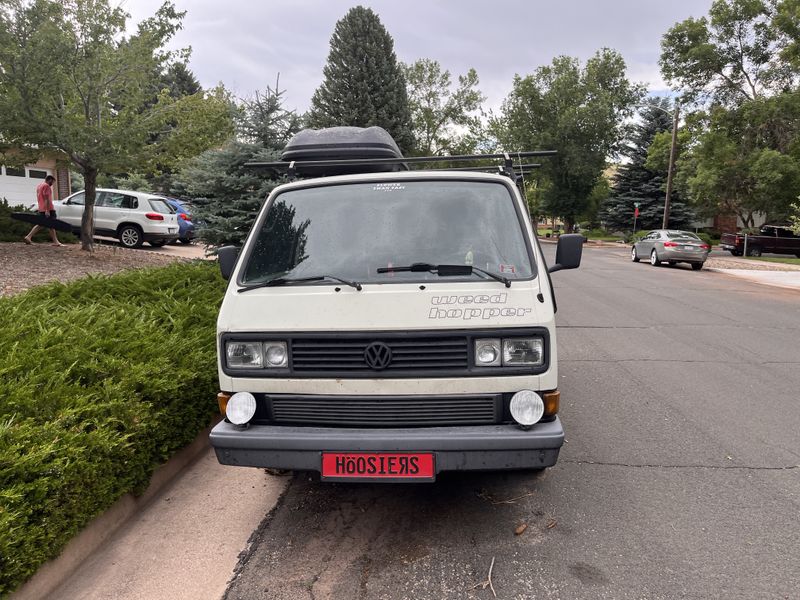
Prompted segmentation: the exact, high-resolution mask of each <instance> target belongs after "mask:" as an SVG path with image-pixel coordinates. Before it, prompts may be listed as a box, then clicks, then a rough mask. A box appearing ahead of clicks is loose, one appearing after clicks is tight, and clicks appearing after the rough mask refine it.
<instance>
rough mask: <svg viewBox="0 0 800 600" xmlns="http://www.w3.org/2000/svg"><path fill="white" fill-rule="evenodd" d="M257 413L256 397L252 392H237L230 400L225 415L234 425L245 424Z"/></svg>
mask: <svg viewBox="0 0 800 600" xmlns="http://www.w3.org/2000/svg"><path fill="white" fill-rule="evenodd" d="M254 414H256V398H255V396H253V394H251V393H250V392H236V393H235V394H234V395H233V396H231V399H230V400H228V406H226V407H225V416H226V417H227V418H228V421H230V422H231V423H233V424H234V425H245V424H246V423H249V422H250V419H252V418H253V415H254Z"/></svg>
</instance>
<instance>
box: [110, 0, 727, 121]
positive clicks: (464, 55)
mask: <svg viewBox="0 0 800 600" xmlns="http://www.w3.org/2000/svg"><path fill="white" fill-rule="evenodd" d="M174 1H175V4H176V6H177V8H178V9H179V10H185V11H187V15H186V17H185V19H184V22H183V30H182V31H181V32H180V33H179V34H178V36H177V37H176V39H175V45H176V46H178V47H182V46H191V47H192V57H191V60H190V67H191V69H192V70H193V71H194V73H195V75H196V76H197V78H198V79H199V80H200V83H201V84H202V85H203V86H205V87H211V86H214V85H216V84H217V83H219V82H222V83H224V84H225V86H226V87H227V88H228V89H230V90H232V91H233V92H234V93H235V94H236V95H237V96H248V95H250V94H252V93H253V91H255V90H256V89H264V88H265V87H266V86H267V85H269V86H271V87H274V85H275V80H276V77H277V76H278V73H280V87H281V89H285V90H286V95H285V100H286V104H285V106H286V107H287V108H294V109H297V110H299V111H301V112H302V111H305V110H306V109H307V108H308V105H309V102H310V100H311V95H312V94H313V92H314V90H315V89H316V88H317V86H318V85H319V84H320V82H321V81H322V67H323V66H324V65H325V62H326V59H327V56H328V50H329V43H330V37H331V34H332V33H333V28H334V26H335V24H336V21H338V20H339V19H340V18H341V17H342V16H344V14H345V13H346V12H347V11H348V10H349V9H350V8H351V7H353V6H356V5H358V4H361V5H362V6H369V7H371V8H372V9H373V10H374V11H375V12H376V13H377V14H378V16H379V17H380V19H381V22H382V23H383V25H384V27H386V29H387V30H388V32H389V34H390V35H391V36H392V38H393V39H394V45H395V52H396V54H397V58H398V60H401V61H403V62H409V63H410V62H413V61H415V60H416V59H419V58H430V59H434V60H437V61H439V63H440V64H441V65H442V67H443V68H445V69H448V70H449V71H450V72H451V73H452V74H453V76H454V78H455V76H456V75H458V74H463V73H465V72H466V71H467V69H469V68H470V67H474V68H475V69H476V70H477V72H478V76H479V77H480V88H481V91H483V93H484V94H485V95H486V96H488V101H487V103H486V107H487V108H495V109H496V108H497V107H499V105H500V103H501V102H502V101H503V99H504V98H505V97H506V95H507V94H508V93H509V91H510V89H511V83H512V79H513V77H514V74H515V73H518V74H520V75H526V74H529V73H532V72H533V70H534V69H535V68H536V67H538V66H540V65H543V64H547V63H549V62H550V61H551V60H552V58H553V57H555V56H558V55H561V54H567V55H571V56H577V57H579V58H580V59H581V60H586V58H588V57H590V56H591V55H592V54H594V52H595V51H597V50H598V49H599V48H602V47H609V48H614V49H616V50H618V51H619V52H621V53H622V55H623V56H624V57H625V60H626V63H627V65H628V75H629V77H630V78H631V79H632V80H634V81H639V82H643V83H646V84H647V85H648V86H649V88H650V91H651V93H654V94H656V95H663V94H666V93H668V86H667V85H666V84H665V83H664V81H663V80H662V78H661V75H660V72H659V68H658V56H659V51H660V41H661V36H662V35H663V34H664V33H665V32H666V30H667V29H668V28H669V27H671V26H672V25H673V24H675V23H677V22H678V21H682V20H683V19H686V18H688V17H690V16H693V17H701V16H703V15H705V14H706V13H707V12H708V9H709V7H710V5H711V0H548V1H543V0H527V1H525V0H521V1H517V2H514V1H510V0H486V1H483V2H478V1H477V0H459V1H456V0H447V1H445V0H438V1H437V0H425V1H420V0H394V1H392V0H365V1H362V2H357V1H343V0H318V1H313V0H174ZM120 3H121V4H122V6H123V7H124V8H125V10H126V11H127V12H129V13H130V14H131V16H132V18H133V20H134V21H135V22H138V21H140V20H141V19H143V18H145V17H147V16H150V15H152V14H153V13H154V12H155V10H156V9H157V8H158V7H159V6H160V5H161V0H124V1H122V2H120Z"/></svg>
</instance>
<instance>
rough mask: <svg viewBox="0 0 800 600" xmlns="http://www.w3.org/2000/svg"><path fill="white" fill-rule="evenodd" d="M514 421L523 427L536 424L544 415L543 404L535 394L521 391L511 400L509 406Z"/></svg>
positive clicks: (529, 391)
mask: <svg viewBox="0 0 800 600" xmlns="http://www.w3.org/2000/svg"><path fill="white" fill-rule="evenodd" d="M509 409H510V411H511V416H512V417H514V420H515V421H516V422H517V423H519V424H520V425H523V426H525V427H530V426H531V425H533V424H534V423H538V422H539V419H541V418H542V415H543V414H544V402H543V401H542V398H541V397H540V396H539V394H537V393H536V392H532V391H531V390H522V391H521V392H517V393H516V394H514V396H513V397H512V398H511V405H510V406H509Z"/></svg>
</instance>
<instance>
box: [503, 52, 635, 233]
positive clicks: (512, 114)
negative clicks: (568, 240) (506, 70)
mask: <svg viewBox="0 0 800 600" xmlns="http://www.w3.org/2000/svg"><path fill="white" fill-rule="evenodd" d="M643 94H644V90H643V88H642V87H641V86H639V85H635V84H632V83H631V82H630V81H628V79H627V77H626V75H625V61H624V60H623V58H622V56H621V55H620V54H619V53H618V52H616V51H614V50H609V49H603V50H601V51H599V52H597V53H596V54H595V55H594V56H593V57H592V58H590V59H589V60H588V61H587V62H586V64H585V65H583V66H581V64H580V63H579V61H578V59H576V58H572V57H569V56H560V57H558V58H556V59H554V60H553V62H552V64H551V65H548V66H544V67H539V68H538V69H536V71H535V72H534V73H533V75H528V76H526V77H520V76H517V77H516V78H515V79H514V88H513V90H512V92H511V94H510V95H509V96H508V98H506V100H505V102H504V103H503V108H502V115H501V116H500V117H499V118H494V119H492V129H493V132H494V133H495V135H496V137H497V139H498V140H499V141H500V142H501V144H502V145H503V146H504V148H505V149H506V150H534V149H549V150H557V151H558V154H557V155H556V156H554V157H548V158H545V159H543V160H542V164H543V167H542V176H543V177H544V178H546V179H547V183H546V185H545V186H543V189H544V190H545V191H544V192H543V207H542V208H543V210H544V212H545V214H549V215H556V216H561V217H563V218H564V220H565V223H566V225H567V226H568V227H571V226H572V224H573V223H574V222H575V219H576V217H577V216H578V215H580V214H581V213H583V212H584V211H585V209H586V207H587V204H588V201H589V197H590V195H591V194H592V190H593V189H594V187H595V184H596V183H597V181H598V179H599V177H600V175H601V174H602V172H603V170H604V169H605V167H606V161H607V159H608V158H609V157H611V156H614V155H615V154H616V153H617V152H618V151H619V149H620V144H621V143H622V141H623V139H624V136H625V127H624V125H623V123H624V121H625V119H626V118H627V117H629V116H630V115H632V114H633V112H634V110H635V105H636V103H637V102H638V101H639V99H640V98H641V97H642V96H643Z"/></svg>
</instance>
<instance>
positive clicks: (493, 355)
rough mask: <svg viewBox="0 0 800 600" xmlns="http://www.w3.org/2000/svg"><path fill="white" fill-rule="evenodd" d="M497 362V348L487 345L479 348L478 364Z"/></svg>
mask: <svg viewBox="0 0 800 600" xmlns="http://www.w3.org/2000/svg"><path fill="white" fill-rule="evenodd" d="M496 360H497V348H495V347H494V346H491V345H489V344H486V345H485V346H481V347H480V348H478V362H480V363H493V362H494V361H496Z"/></svg>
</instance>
